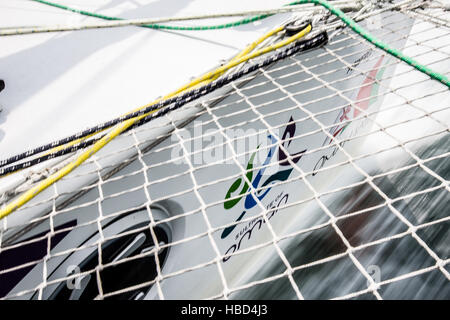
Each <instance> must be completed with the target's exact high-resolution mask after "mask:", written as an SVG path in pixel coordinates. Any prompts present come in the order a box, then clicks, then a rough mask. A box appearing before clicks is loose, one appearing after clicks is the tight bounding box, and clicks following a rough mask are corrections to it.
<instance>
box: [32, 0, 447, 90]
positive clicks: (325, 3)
mask: <svg viewBox="0 0 450 320" xmlns="http://www.w3.org/2000/svg"><path fill="white" fill-rule="evenodd" d="M31 1H34V2H39V3H42V4H46V5H49V6H53V7H56V8H60V9H64V10H68V11H72V12H75V13H79V14H82V15H85V16H90V17H95V18H100V19H104V20H124V19H122V18H118V17H110V16H105V15H101V14H97V13H93V12H88V11H84V10H78V9H73V8H70V7H68V6H65V5H62V4H57V3H53V2H49V1H45V0H31ZM306 3H312V4H316V5H320V6H322V7H324V8H326V9H327V10H328V11H330V12H331V13H332V14H334V15H335V16H337V17H338V18H339V19H341V20H342V21H343V22H344V23H345V24H346V25H347V26H349V27H350V28H351V29H352V30H353V31H354V32H356V33H357V34H358V35H360V36H361V37H363V38H364V39H366V40H367V41H369V42H370V43H372V44H373V45H375V46H376V47H378V48H379V49H381V50H383V51H385V52H386V53H389V54H390V55H392V56H394V57H396V58H397V59H400V60H401V61H403V62H405V63H407V64H409V65H410V66H412V67H413V68H415V69H417V70H419V71H420V72H422V73H424V74H426V75H428V76H429V77H431V78H432V79H435V80H437V81H439V82H441V83H442V84H444V85H446V86H447V87H448V88H450V80H449V79H448V78H447V77H446V76H445V75H443V74H441V73H438V72H436V71H434V70H432V69H430V68H428V67H427V66H425V65H423V64H420V63H419V62H417V61H416V60H414V59H413V58H411V57H409V56H407V55H404V54H403V53H402V52H400V51H398V50H396V49H394V48H392V47H390V46H389V45H388V44H386V43H384V42H382V41H380V40H378V39H377V38H375V37H374V36H373V35H371V34H370V33H368V32H367V31H366V30H364V29H363V28H361V27H360V26H359V25H358V24H357V23H356V22H355V21H354V20H352V19H351V18H349V17H348V16H347V15H346V14H345V13H344V12H342V11H341V10H340V9H339V8H335V7H334V6H333V5H332V4H331V3H329V2H328V1H325V0H300V1H294V2H291V3H288V4H287V6H292V5H298V4H306ZM271 15H272V14H264V15H259V16H254V17H250V18H245V19H242V20H238V21H235V22H231V23H226V24H219V25H213V26H195V27H186V26H167V25H160V24H148V25H143V26H142V27H145V28H152V29H166V30H179V31H180V30H183V31H193V30H217V29H225V28H231V27H236V26H240V25H243V24H248V23H251V22H254V21H257V20H262V19H265V18H267V17H269V16H271Z"/></svg>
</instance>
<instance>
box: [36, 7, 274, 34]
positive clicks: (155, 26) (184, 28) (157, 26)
mask: <svg viewBox="0 0 450 320" xmlns="http://www.w3.org/2000/svg"><path fill="white" fill-rule="evenodd" d="M30 1H34V2H39V3H42V4H46V5H48V6H52V7H55V8H59V9H63V10H67V11H71V12H75V13H78V14H81V15H84V16H88V17H94V18H99V19H103V20H112V21H114V20H124V19H122V18H118V17H111V16H105V15H103V14H98V13H94V12H89V11H84V10H78V9H74V8H70V7H68V6H65V5H62V4H58V3H54V2H50V1H45V0H30ZM271 15H272V14H262V15H259V16H254V17H250V18H245V19H242V20H238V21H235V22H230V23H225V24H218V25H212V26H192V27H187V26H168V25H161V24H145V25H142V26H141V27H144V28H151V29H165V30H177V31H202V30H218V29H226V28H232V27H237V26H240V25H244V24H249V23H252V22H255V21H258V20H262V19H265V18H267V17H269V16H271Z"/></svg>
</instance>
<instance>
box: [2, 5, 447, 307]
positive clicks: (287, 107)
mask: <svg viewBox="0 0 450 320" xmlns="http://www.w3.org/2000/svg"><path fill="white" fill-rule="evenodd" d="M364 4H365V6H363V7H362V9H360V10H358V11H353V12H350V13H349V15H350V16H352V17H353V18H354V19H355V20H357V21H358V23H360V24H361V25H362V26H363V27H365V28H366V29H368V30H370V32H371V33H372V34H374V35H375V36H376V37H377V38H379V39H382V40H383V41H385V42H387V43H388V44H389V45H390V46H392V47H394V48H396V49H398V50H400V51H402V52H404V53H405V54H407V55H409V56H411V57H413V58H414V59H416V60H417V61H419V62H420V63H422V64H425V65H427V66H429V67H430V68H432V69H434V70H438V71H439V72H441V73H443V74H444V75H447V76H450V65H449V61H450V59H449V57H450V32H449V29H448V26H449V25H450V23H449V18H450V13H449V11H448V10H446V9H448V7H446V5H445V3H442V2H438V1H430V2H423V1H403V2H395V1H394V2H380V1H377V2H376V3H370V2H365V3H364ZM308 16H309V17H310V18H313V22H314V24H316V25H317V27H316V28H317V29H318V30H323V29H326V30H327V31H328V35H329V42H328V44H326V45H325V46H323V47H320V48H316V49H313V50H310V51H308V52H303V53H299V54H296V55H294V56H291V57H287V58H285V59H284V60H283V61H279V62H277V63H274V64H272V65H270V66H269V67H265V68H260V69H259V70H257V71H256V72H254V73H252V74H250V75H247V76H244V77H242V78H240V79H238V80H236V81H234V82H232V83H231V84H229V85H227V86H226V87H224V88H221V89H220V90H217V91H216V92H213V93H211V94H210V95H208V96H206V97H203V98H201V99H198V100H196V101H193V102H191V103H190V104H188V105H186V106H185V107H183V108H181V109H179V110H176V111H173V112H170V113H168V114H167V115H165V116H164V117H161V118H159V119H156V120H154V121H151V122H149V123H147V124H145V125H143V126H140V127H137V128H135V129H133V130H130V131H128V132H126V133H125V134H123V135H121V136H119V137H117V138H116V139H114V140H113V141H112V142H111V143H110V144H108V145H107V146H106V147H105V148H104V149H102V150H101V151H100V152H99V153H97V154H96V155H95V156H93V157H92V158H90V159H88V160H87V161H86V162H85V163H84V164H83V165H82V166H80V167H79V168H77V169H76V170H75V171H73V172H72V173H71V174H69V175H68V176H66V177H64V178H63V179H61V180H60V181H58V182H57V183H55V184H53V185H52V187H50V188H48V189H47V190H46V191H44V192H43V193H41V194H40V195H39V196H38V197H36V198H34V199H33V200H32V201H30V202H28V203H27V204H26V205H25V206H23V207H21V208H20V209H18V210H17V211H16V212H14V213H13V214H12V215H10V216H8V217H6V218H4V219H3V220H2V221H1V224H2V227H1V231H0V245H1V247H0V283H1V285H0V290H1V292H0V296H2V297H3V299H24V298H26V299H82V298H86V299H108V298H112V299H117V298H119V299H142V298H144V297H145V298H149V299H174V298H199V299H234V298H240V299H351V298H356V299H399V298H402V299H411V298H418V299H420V298H426V299H448V298H449V297H450V285H449V280H450V273H449V272H450V267H449V261H450V260H449V254H450V251H449V246H448V243H449V236H450V233H449V228H448V227H449V223H450V215H449V210H448V208H449V207H450V198H449V191H450V188H449V182H448V180H449V174H450V160H449V159H450V157H449V153H450V152H449V150H450V144H449V141H450V140H449V124H450V108H449V106H450V93H449V90H448V88H447V87H446V86H444V85H442V84H440V83H439V82H437V81H435V80H432V79H430V78H429V77H428V76H426V75H424V74H422V73H420V72H418V71H417V70H415V69H414V68H412V67H410V66H407V65H406V64H405V63H403V62H400V61H398V60H397V59H395V58H393V57H390V56H389V55H387V54H386V53H385V52H384V51H381V50H379V49H377V48H375V47H374V46H373V45H371V44H370V43H368V42H367V41H365V40H364V39H362V38H361V37H360V36H358V35H357V34H355V33H354V32H352V31H351V30H349V29H348V28H344V27H343V25H342V23H341V22H340V20H338V19H337V18H335V17H334V16H331V15H328V14H327V13H326V11H325V10H324V9H317V11H316V12H314V13H311V12H310V11H309V12H308ZM72 157H73V155H67V156H66V158H64V159H63V160H60V159H59V160H55V162H54V163H53V165H55V166H54V167H48V164H46V165H45V166H46V167H48V169H47V170H40V171H39V170H35V171H33V173H32V174H30V175H29V176H28V180H27V182H26V183H24V184H22V185H20V186H18V187H16V188H14V189H11V190H9V191H8V192H7V193H5V194H4V195H3V200H4V203H7V202H8V201H9V200H10V199H13V198H14V197H15V196H17V195H19V194H21V193H22V192H23V191H24V190H26V189H28V188H29V187H30V186H31V185H33V184H34V183H36V182H38V181H39V180H41V179H42V178H43V177H45V176H46V175H48V173H49V172H51V170H56V168H59V167H61V163H62V164H64V163H65V161H69V160H71V159H72Z"/></svg>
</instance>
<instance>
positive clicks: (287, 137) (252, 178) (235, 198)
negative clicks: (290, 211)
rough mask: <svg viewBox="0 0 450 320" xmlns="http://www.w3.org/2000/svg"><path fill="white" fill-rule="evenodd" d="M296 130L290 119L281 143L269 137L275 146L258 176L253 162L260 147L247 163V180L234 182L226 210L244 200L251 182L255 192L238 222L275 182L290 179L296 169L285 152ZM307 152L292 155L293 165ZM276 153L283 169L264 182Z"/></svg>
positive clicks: (229, 230)
mask: <svg viewBox="0 0 450 320" xmlns="http://www.w3.org/2000/svg"><path fill="white" fill-rule="evenodd" d="M295 130H296V124H295V122H294V119H293V118H292V117H291V118H290V119H289V124H288V125H287V126H286V129H285V130H284V133H283V135H282V138H281V141H279V142H278V140H277V138H276V137H274V136H272V135H268V136H267V138H268V139H269V141H270V144H271V145H273V146H272V147H271V148H270V149H269V152H268V154H267V156H266V159H265V160H264V163H263V164H262V166H261V167H262V168H261V169H259V171H258V173H257V174H256V175H254V171H253V161H254V159H255V156H256V154H257V152H258V150H259V147H260V145H259V146H258V147H257V150H256V151H255V152H254V153H253V154H252V155H251V157H250V160H249V161H248V163H247V168H246V175H245V177H246V179H243V178H238V179H237V180H236V181H234V182H233V184H232V185H231V187H230V189H228V192H227V194H226V195H225V200H227V201H225V202H224V204H223V206H224V208H225V209H226V210H229V209H231V208H233V207H234V206H236V205H237V204H238V203H239V202H240V201H241V200H242V198H243V197H244V195H245V194H246V193H247V192H248V190H249V188H250V185H249V182H250V183H251V187H252V189H254V190H255V192H254V194H253V193H249V194H247V195H246V197H245V200H244V210H243V211H242V213H241V214H240V215H239V217H238V218H237V219H236V222H238V221H240V220H241V219H242V218H243V217H244V215H245V214H246V213H247V211H248V210H250V209H251V208H253V207H254V206H255V205H256V204H257V201H261V200H262V199H263V198H264V197H265V196H266V195H267V194H268V193H269V192H270V190H271V189H272V187H268V186H269V185H270V184H273V183H274V182H277V181H285V180H287V179H288V178H289V176H290V174H291V172H292V170H293V169H294V168H293V167H292V164H291V162H290V161H289V160H288V155H287V154H286V153H285V152H284V150H287V149H288V148H289V145H290V144H291V142H292V138H293V137H294V136H295ZM277 142H278V144H277ZM277 146H278V150H277ZM283 149H284V150H283ZM305 152H306V149H305V150H302V151H300V152H297V153H294V154H292V155H291V161H292V163H294V164H296V163H297V162H298V161H299V160H300V159H301V157H302V156H303V154H304V153H305ZM276 153H277V154H278V165H279V166H280V167H281V169H280V170H279V171H278V172H276V173H274V174H272V175H271V176H269V177H268V178H267V179H266V180H265V181H264V182H262V181H261V180H262V178H263V175H264V173H265V170H266V168H267V166H268V165H269V164H270V162H271V160H272V158H273V156H274V155H275V154H276ZM241 186H242V189H241V191H240V192H239V193H238V194H236V193H237V192H238V190H239V188H240V187H241ZM230 198H232V199H230ZM228 199H229V200H228ZM235 227H236V225H233V226H231V227H228V228H226V229H225V230H224V231H223V232H222V235H221V238H222V239H224V238H226V237H227V236H228V235H229V234H230V233H231V232H232V231H233V230H234V228H235Z"/></svg>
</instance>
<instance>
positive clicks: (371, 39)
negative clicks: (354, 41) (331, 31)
mask: <svg viewBox="0 0 450 320" xmlns="http://www.w3.org/2000/svg"><path fill="white" fill-rule="evenodd" d="M305 3H314V4H318V5H321V6H322V7H324V8H326V9H327V10H328V11H330V12H331V13H332V14H334V15H335V16H337V17H338V18H339V19H341V20H342V21H343V22H344V23H345V24H346V25H347V26H349V27H350V28H351V29H352V30H353V31H355V32H356V33H357V34H358V35H360V36H361V37H363V38H364V39H366V40H367V41H369V42H370V43H372V44H374V45H375V46H376V47H378V48H380V49H381V50H383V51H385V52H387V53H389V54H390V55H392V56H394V57H396V58H397V59H400V60H402V61H403V62H406V63H407V64H409V65H410V66H412V67H414V68H415V69H417V70H419V71H420V72H422V73H425V74H426V75H428V76H429V77H431V78H432V79H435V80H437V81H439V82H441V83H442V84H444V85H446V86H447V87H448V88H450V80H449V79H448V78H447V77H446V76H445V75H443V74H441V73H438V72H436V71H433V70H432V69H430V68H428V67H427V66H425V65H423V64H420V63H419V62H417V61H416V60H414V59H413V58H411V57H409V56H406V55H404V54H403V53H402V52H400V51H398V50H396V49H394V48H392V47H390V46H389V45H387V44H386V43H384V42H382V41H380V40H378V39H377V38H375V37H374V36H372V35H371V34H370V33H368V32H367V31H366V30H364V29H363V28H361V27H360V26H359V25H358V24H357V23H356V22H355V21H354V20H352V19H351V18H349V17H348V16H347V15H346V14H345V13H344V12H342V11H341V10H340V9H338V8H335V7H334V6H333V5H331V4H330V3H329V2H328V1H325V0H300V1H296V2H294V3H291V4H290V5H292V4H305Z"/></svg>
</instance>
